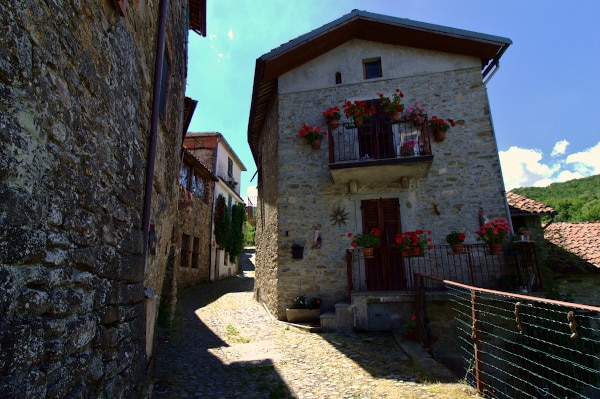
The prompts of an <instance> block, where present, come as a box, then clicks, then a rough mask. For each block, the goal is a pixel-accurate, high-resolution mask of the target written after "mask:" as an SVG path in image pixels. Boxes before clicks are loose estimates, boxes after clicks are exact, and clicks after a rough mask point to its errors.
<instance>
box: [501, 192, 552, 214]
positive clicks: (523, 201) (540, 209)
mask: <svg viewBox="0 0 600 399" xmlns="http://www.w3.org/2000/svg"><path fill="white" fill-rule="evenodd" d="M506 199H507V200H508V206H509V208H510V214H511V215H523V214H538V215H553V214H554V215H555V214H556V213H557V212H556V211H555V210H554V208H552V207H549V206H547V205H545V204H543V203H541V202H538V201H535V200H532V199H531V198H527V197H524V196H522V195H519V194H517V193H513V192H512V191H509V192H508V193H506Z"/></svg>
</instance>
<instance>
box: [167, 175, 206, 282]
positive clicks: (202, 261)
mask: <svg viewBox="0 0 600 399" xmlns="http://www.w3.org/2000/svg"><path fill="white" fill-rule="evenodd" d="M206 183H207V184H206V189H207V190H208V191H209V192H208V193H207V198H212V193H211V191H212V186H213V184H212V182H210V181H209V180H207V181H206ZM187 194H188V193H187V192H183V193H182V194H181V197H180V201H179V204H180V206H179V214H180V217H179V220H178V222H179V223H178V229H177V233H176V237H175V246H176V248H177V250H176V257H175V268H176V269H177V286H179V287H185V286H190V285H195V284H198V283H199V282H201V281H207V280H208V279H209V273H210V271H209V267H210V239H211V234H210V231H211V230H210V229H211V225H212V224H211V216H212V215H211V205H212V204H211V203H210V202H209V203H206V202H204V201H202V200H200V199H199V198H197V197H195V196H193V195H191V196H188V195H187ZM184 234H185V235H186V236H187V237H190V242H189V246H188V250H191V251H192V253H191V254H188V255H190V257H188V258H186V260H184V261H183V262H182V261H181V258H182V256H185V254H184V253H183V252H184V248H183V247H184V246H183V243H182V239H183V235H184ZM194 241H197V245H198V247H197V248H194ZM193 258H195V259H193ZM188 259H189V261H188Z"/></svg>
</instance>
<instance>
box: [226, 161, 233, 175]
mask: <svg viewBox="0 0 600 399" xmlns="http://www.w3.org/2000/svg"><path fill="white" fill-rule="evenodd" d="M227 176H229V177H233V160H232V159H231V158H227Z"/></svg>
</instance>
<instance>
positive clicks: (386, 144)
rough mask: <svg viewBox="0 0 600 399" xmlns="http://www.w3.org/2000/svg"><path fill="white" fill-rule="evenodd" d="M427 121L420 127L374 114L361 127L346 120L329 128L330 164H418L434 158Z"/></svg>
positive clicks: (412, 123)
mask: <svg viewBox="0 0 600 399" xmlns="http://www.w3.org/2000/svg"><path fill="white" fill-rule="evenodd" d="M426 121H427V118H426V117H425V118H424V122H423V123H421V124H420V125H417V124H415V123H414V122H412V121H409V120H404V119H403V120H400V121H393V120H392V119H391V117H389V116H387V115H383V114H382V115H379V114H378V115H374V116H372V117H371V118H368V119H366V120H365V124H364V125H363V126H357V125H356V124H355V123H354V122H353V121H351V120H342V121H341V123H340V124H339V126H338V127H336V128H331V127H330V128H329V163H331V164H335V163H345V162H358V161H374V160H383V159H398V160H409V159H410V160H412V161H418V159H419V157H426V156H430V155H431V141H430V137H429V128H428V125H427V123H426Z"/></svg>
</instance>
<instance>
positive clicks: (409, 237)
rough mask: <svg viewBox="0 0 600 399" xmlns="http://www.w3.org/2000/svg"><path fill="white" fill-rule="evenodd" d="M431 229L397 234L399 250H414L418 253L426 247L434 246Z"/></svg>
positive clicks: (422, 251)
mask: <svg viewBox="0 0 600 399" xmlns="http://www.w3.org/2000/svg"><path fill="white" fill-rule="evenodd" d="M430 235H431V230H427V232H424V231H423V230H415V231H405V232H404V233H402V234H400V233H398V234H396V240H395V241H396V248H398V249H399V250H401V251H402V250H405V249H406V250H412V251H414V252H415V253H417V254H422V253H424V252H425V247H427V248H428V249H431V248H433V245H432V244H431V237H429V236H430Z"/></svg>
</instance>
